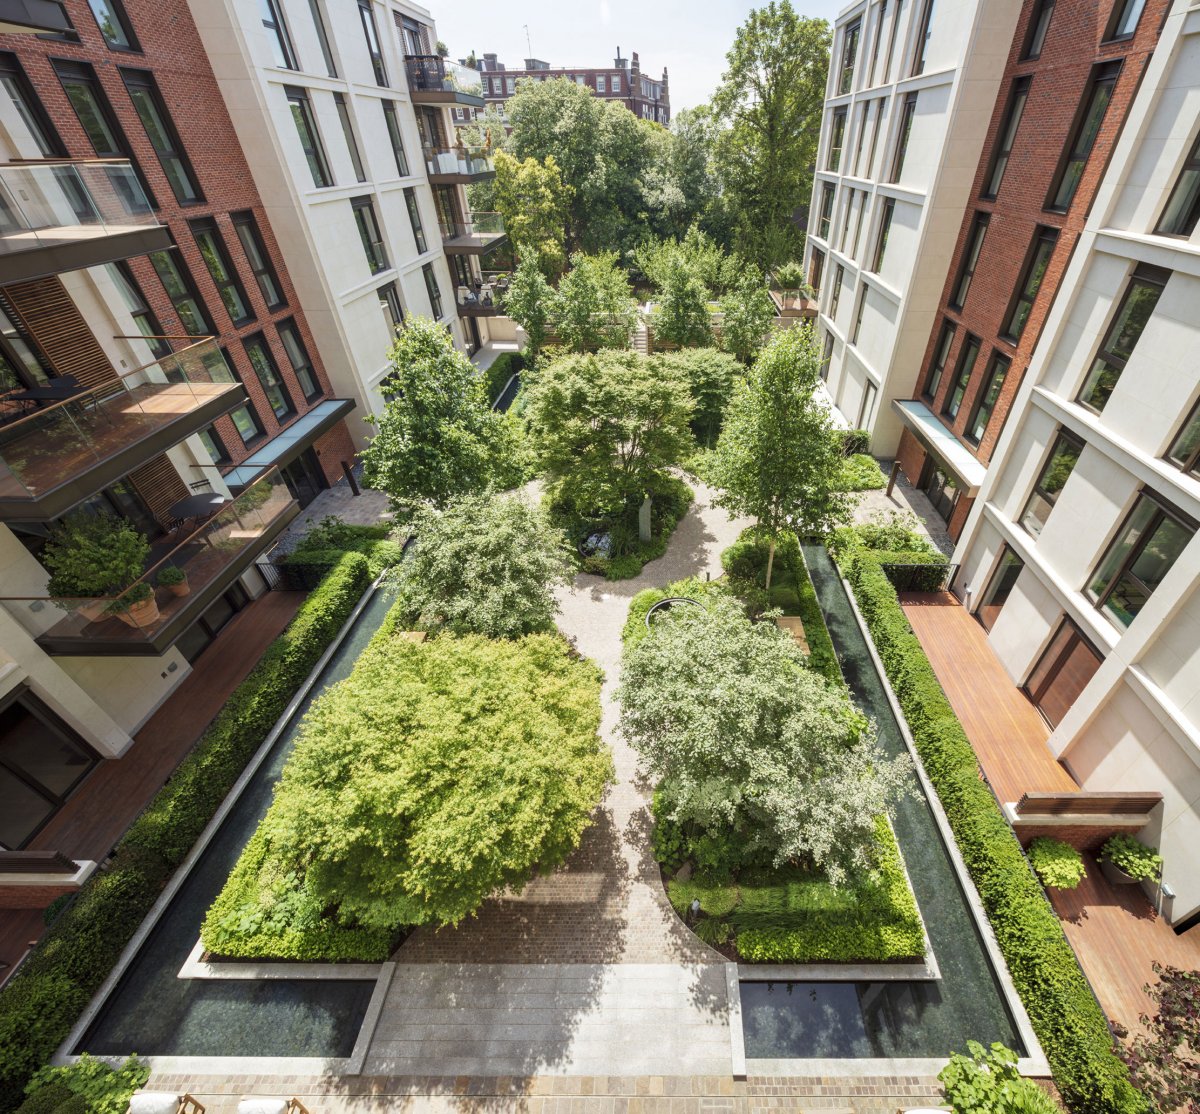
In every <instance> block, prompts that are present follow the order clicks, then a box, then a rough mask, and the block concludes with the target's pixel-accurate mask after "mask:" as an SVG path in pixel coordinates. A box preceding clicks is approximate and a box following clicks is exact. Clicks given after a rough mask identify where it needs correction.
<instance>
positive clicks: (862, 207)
mask: <svg viewBox="0 0 1200 1114" xmlns="http://www.w3.org/2000/svg"><path fill="white" fill-rule="evenodd" d="M866 215H867V191H866V190H863V191H862V197H861V199H860V200H859V203H858V220H857V221H855V222H854V246H853V247H852V248H851V249H850V257H851V258H852V259H857V258H858V241H859V239H860V238H861V237H862V228H863V218H864V217H865V216H866Z"/></svg>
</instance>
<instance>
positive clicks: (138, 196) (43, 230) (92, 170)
mask: <svg viewBox="0 0 1200 1114" xmlns="http://www.w3.org/2000/svg"><path fill="white" fill-rule="evenodd" d="M155 227H161V226H160V225H159V221H158V218H157V217H156V216H155V215H154V211H153V210H152V209H151V208H150V202H149V201H148V200H147V198H146V194H145V191H144V190H143V189H142V184H141V182H140V181H139V179H138V176H137V172H136V171H135V170H134V168H133V165H132V164H131V163H130V162H129V160H127V159H94V160H76V161H66V160H62V161H58V160H50V161H45V162H28V163H0V257H2V256H3V255H5V254H13V253H16V252H22V251H32V250H34V249H36V248H47V247H59V246H62V245H64V244H73V243H77V242H79V241H80V240H87V239H95V238H98V237H102V236H112V235H115V234H117V233H122V232H130V231H134V230H137V229H147V228H155Z"/></svg>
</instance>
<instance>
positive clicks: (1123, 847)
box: [1099, 832, 1163, 882]
mask: <svg viewBox="0 0 1200 1114" xmlns="http://www.w3.org/2000/svg"><path fill="white" fill-rule="evenodd" d="M1099 857H1100V861H1101V862H1108V863H1112V865H1113V866H1115V867H1116V868H1117V869H1118V870H1121V871H1124V872H1125V873H1126V874H1128V875H1129V877H1130V878H1136V879H1137V880H1138V881H1139V882H1141V881H1142V880H1147V881H1152V882H1156V881H1158V877H1159V875H1160V874H1161V873H1162V862H1163V861H1162V856H1161V855H1160V854H1159V853H1158V848H1157V847H1147V846H1146V844H1144V843H1141V842H1140V841H1138V840H1136V839H1134V838H1133V836H1131V835H1127V834H1126V833H1125V832H1118V833H1117V834H1116V835H1113V836H1109V837H1108V839H1107V840H1105V842H1104V846H1103V847H1101V848H1100V856H1099Z"/></svg>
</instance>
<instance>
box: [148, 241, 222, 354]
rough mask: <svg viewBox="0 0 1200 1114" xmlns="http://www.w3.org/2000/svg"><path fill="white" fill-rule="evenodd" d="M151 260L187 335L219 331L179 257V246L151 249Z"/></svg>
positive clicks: (208, 333) (201, 335) (199, 335)
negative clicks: (159, 249)
mask: <svg viewBox="0 0 1200 1114" xmlns="http://www.w3.org/2000/svg"><path fill="white" fill-rule="evenodd" d="M149 259H150V263H151V265H152V266H153V267H154V270H155V272H156V273H157V275H158V278H159V281H160V282H161V283H162V284H163V289H164V290H165V291H166V292H167V297H168V298H170V299H171V305H173V306H174V307H175V312H176V313H177V314H178V315H179V323H180V324H181V325H182V326H183V331H184V332H185V333H187V334H188V336H193V337H203V336H211V335H213V334H214V333H215V332H216V329H214V328H213V327H212V323H211V322H210V321H209V319H208V314H207V313H206V312H205V309H204V303H203V302H202V301H201V300H200V295H199V294H197V293H196V286H195V283H193V282H192V276H191V275H190V274H189V273H188V269H187V267H186V265H185V264H184V262H183V260H182V259H180V258H179V249H178V248H171V249H170V250H168V251H152V252H151V253H150V255H149Z"/></svg>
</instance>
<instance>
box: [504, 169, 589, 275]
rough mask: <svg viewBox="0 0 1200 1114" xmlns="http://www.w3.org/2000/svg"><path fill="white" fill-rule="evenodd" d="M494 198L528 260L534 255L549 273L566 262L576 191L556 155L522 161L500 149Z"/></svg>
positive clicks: (513, 239) (507, 226)
mask: <svg viewBox="0 0 1200 1114" xmlns="http://www.w3.org/2000/svg"><path fill="white" fill-rule="evenodd" d="M495 164H496V178H495V183H494V197H495V205H496V211H497V212H498V213H499V214H500V216H501V217H502V218H503V220H504V228H505V231H506V232H507V233H508V238H509V239H510V240H511V241H512V243H513V245H514V246H515V247H516V250H517V254H518V255H519V256H520V258H521V261H522V262H524V261H526V260H527V259H529V258H530V257H532V258H533V260H534V261H535V262H536V263H537V264H538V266H539V267H540V268H541V269H542V271H543V272H544V273H545V274H547V275H553V274H557V273H558V272H559V271H560V270H562V268H563V265H564V264H565V263H566V251H565V246H564V245H565V243H566V229H567V220H568V217H569V214H570V204H571V195H572V193H573V190H572V188H571V187H570V186H568V185H566V184H564V182H563V180H562V174H561V173H560V172H559V168H558V163H557V161H556V160H555V158H554V156H553V155H547V156H546V157H545V159H543V160H541V161H539V160H537V159H532V158H527V159H525V160H524V162H518V161H517V159H515V158H513V156H512V155H510V154H508V153H507V152H506V151H497V152H496V157H495Z"/></svg>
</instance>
